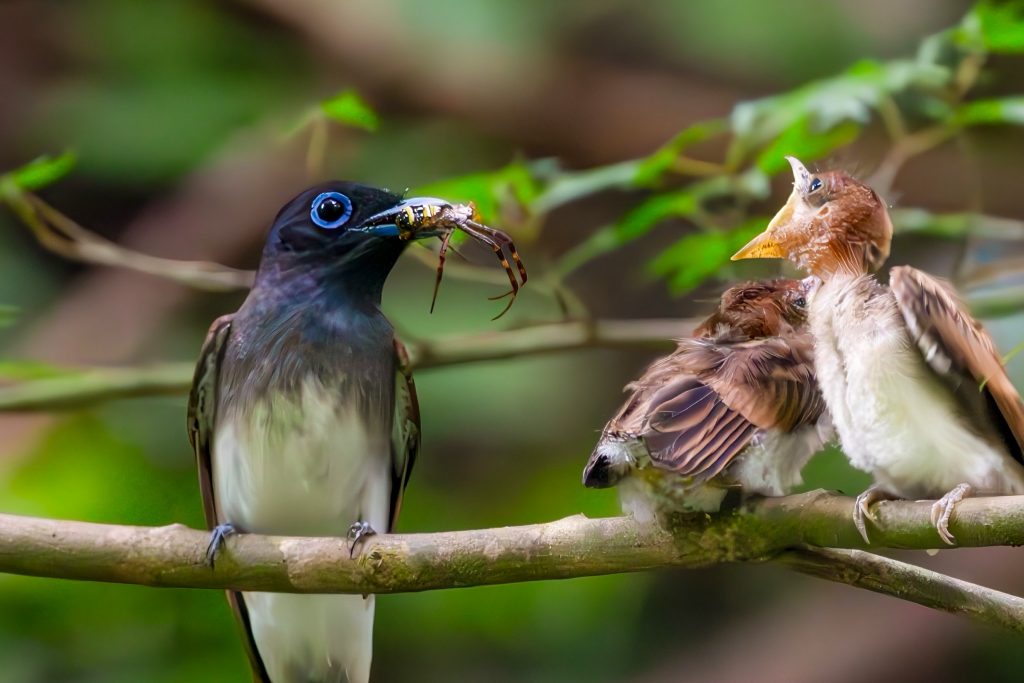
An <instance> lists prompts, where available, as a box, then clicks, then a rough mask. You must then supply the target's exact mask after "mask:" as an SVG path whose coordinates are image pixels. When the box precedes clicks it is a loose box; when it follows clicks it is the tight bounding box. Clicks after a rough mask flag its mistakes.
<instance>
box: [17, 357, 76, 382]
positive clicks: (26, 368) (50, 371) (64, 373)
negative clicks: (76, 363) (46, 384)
mask: <svg viewBox="0 0 1024 683" xmlns="http://www.w3.org/2000/svg"><path fill="white" fill-rule="evenodd" d="M80 374H82V371H81V370H78V369H76V368H65V367H60V366H57V365H50V364H49V363H43V362H41V361H34V360H8V361H0V380H9V381H18V382H24V381H31V380H36V379H53V378H55V377H71V376H74V375H80Z"/></svg>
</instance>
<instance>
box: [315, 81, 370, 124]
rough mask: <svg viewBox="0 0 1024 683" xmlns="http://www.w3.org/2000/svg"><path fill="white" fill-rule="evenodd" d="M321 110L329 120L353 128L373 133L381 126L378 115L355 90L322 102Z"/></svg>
mask: <svg viewBox="0 0 1024 683" xmlns="http://www.w3.org/2000/svg"><path fill="white" fill-rule="evenodd" d="M320 109H321V111H323V113H324V114H326V115H327V117H328V118H330V119H332V120H334V121H337V122H338V123H342V124H345V125H346V126H352V127H353V128H361V129H363V130H368V131H370V132H373V131H375V130H377V128H378V127H379V126H380V119H379V118H378V117H377V113H376V112H375V111H374V110H373V108H372V107H370V105H369V104H367V102H366V100H364V99H363V98H362V97H360V96H359V93H357V92H356V91H355V90H351V89H349V90H342V91H341V92H340V93H338V94H337V95H335V96H334V97H331V98H330V99H326V100H324V101H323V102H321V103H320Z"/></svg>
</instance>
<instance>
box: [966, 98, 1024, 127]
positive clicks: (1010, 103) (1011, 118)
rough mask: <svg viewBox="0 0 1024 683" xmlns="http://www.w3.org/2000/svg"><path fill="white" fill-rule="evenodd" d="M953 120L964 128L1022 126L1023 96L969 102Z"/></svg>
mask: <svg viewBox="0 0 1024 683" xmlns="http://www.w3.org/2000/svg"><path fill="white" fill-rule="evenodd" d="M954 120H955V121H956V122H957V123H960V124H963V125H966V126H970V125H976V124H987V123H997V124H998V123H1010V124H1014V125H1018V126H1021V125H1024V96H1016V97H1002V98H997V99H991V100H977V101H975V102H969V103H967V104H965V105H964V106H962V107H960V109H959V110H957V112H956V116H955V118H954Z"/></svg>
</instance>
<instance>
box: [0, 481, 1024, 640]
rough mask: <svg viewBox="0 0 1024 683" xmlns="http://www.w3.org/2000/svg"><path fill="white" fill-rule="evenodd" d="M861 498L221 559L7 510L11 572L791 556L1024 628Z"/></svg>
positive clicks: (553, 566) (318, 580)
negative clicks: (906, 554)
mask: <svg viewBox="0 0 1024 683" xmlns="http://www.w3.org/2000/svg"><path fill="white" fill-rule="evenodd" d="M930 507H931V506H930V503H928V502H887V503H881V504H879V505H878V506H877V508H876V510H875V511H876V518H877V520H878V527H877V529H875V530H874V531H875V534H874V535H875V537H876V538H877V539H878V541H877V544H878V547H883V546H890V547H902V548H929V547H938V546H940V545H941V542H940V541H939V538H938V536H937V535H936V533H935V530H934V528H933V527H932V525H931V521H930V516H929V515H930ZM852 509H853V501H852V500H851V499H849V498H845V497H841V496H837V495H833V494H829V493H826V492H824V491H815V492H811V493H807V494H801V495H797V496H790V497H787V498H775V499H760V500H757V501H754V502H752V503H751V504H750V505H749V506H747V507H745V508H743V509H740V510H736V511H732V512H725V513H722V514H718V515H710V516H709V515H704V514H678V515H674V516H671V517H669V518H667V519H665V520H663V525H659V524H656V523H646V524H645V523H641V522H638V521H636V520H635V519H633V518H631V517H611V518H604V519H588V518H586V517H583V516H582V515H577V516H574V517H568V518H566V519H562V520H558V521H555V522H550V523H547V524H532V525H528V526H517V527H503V528H497V529H481V530H472V531H452V532H442V533H428V534H395V535H390V534H389V535H379V536H373V537H371V538H369V539H368V540H367V541H366V542H365V544H364V545H363V547H361V548H360V549H359V552H358V553H356V555H355V557H354V558H352V557H350V551H349V547H348V545H347V542H346V541H345V540H344V539H341V538H288V537H275V536H260V535H254V534H243V535H238V536H235V537H232V538H230V539H229V540H228V542H227V546H226V547H225V548H224V550H223V551H222V554H221V555H219V556H218V561H217V564H216V566H215V567H214V568H210V567H208V566H206V565H205V564H204V553H205V549H206V544H207V541H208V534H207V533H206V532H202V531H196V530H193V529H189V528H186V527H184V526H182V525H177V524H176V525H172V526H167V527H159V528H147V527H129V526H114V525H106V524H91V523H86V522H71V521H57V520H48V519H37V518H31V517H18V516H14V515H0V571H3V572H7V573H13V574H25V575H30V576H42V577H52V578H65V579H78V580H88V581H106V582H117V583H131V584H141V585H147V586H163V587H181V588H233V589H239V590H257V591H275V592H292V593H397V592H410V591H425V590H435V589H446V588H460V587H467V586H482V585H491V584H501V583H514V582H522V581H538V580H549V579H565V578H573V577H582V576H595V575H601V574H613V573H621V572H634V571H642V570H647V569H654V568H659V567H703V566H709V565H714V564H718V563H722V562H760V561H764V560H770V559H774V558H777V559H778V560H779V561H780V562H781V563H782V564H784V565H786V566H789V567H791V568H793V569H796V570H798V571H801V572H804V573H810V574H813V575H815V576H819V577H822V578H826V579H829V580H834V581H840V582H842V583H847V584H850V585H854V586H860V587H864V588H869V589H871V590H875V591H878V592H882V593H886V594H891V595H894V596H896V597H900V598H903V599H909V600H913V601H914V602H919V603H921V604H924V605H928V606H931V607H936V608H939V609H945V610H947V611H952V612H959V613H964V614H968V615H969V616H972V617H973V618H976V619H979V620H982V621H986V622H989V623H993V624H998V625H1000V626H1004V627H1007V628H1011V629H1014V630H1017V631H1024V601H1021V600H1020V599H1019V598H1015V597H1013V596H1009V595H1004V594H1001V593H998V592H997V591H990V590H987V589H984V588H980V587H976V586H972V585H970V584H967V583H966V582H963V581H959V580H956V579H951V578H949V577H944V576H942V575H939V574H936V573H934V572H929V571H926V570H923V569H920V568H916V567H912V566H910V565H905V564H903V563H900V562H897V561H895V560H889V559H885V558H875V557H873V556H870V555H869V554H867V553H846V552H842V551H835V550H827V551H825V550H806V549H802V548H804V546H806V545H814V546H817V545H819V544H821V543H828V544H830V545H833V546H836V547H840V548H857V547H862V546H863V541H862V540H861V539H860V536H859V534H858V533H857V531H856V529H855V528H854V526H853V523H852ZM1022 510H1024V497H1022V496H1014V497H1003V498H987V499H983V498H978V499H969V500H967V501H964V503H962V504H961V506H960V508H959V509H958V514H957V517H956V519H955V520H954V522H953V524H952V530H953V532H954V533H955V534H956V535H957V538H958V539H960V540H961V541H962V543H963V544H964V545H968V546H981V545H1006V544H1019V543H1024V514H1021V513H1022Z"/></svg>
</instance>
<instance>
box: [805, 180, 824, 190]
mask: <svg viewBox="0 0 1024 683" xmlns="http://www.w3.org/2000/svg"><path fill="white" fill-rule="evenodd" d="M820 189H821V178H811V182H810V183H809V184H808V185H807V191H808V192H817V191H818V190H820Z"/></svg>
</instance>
